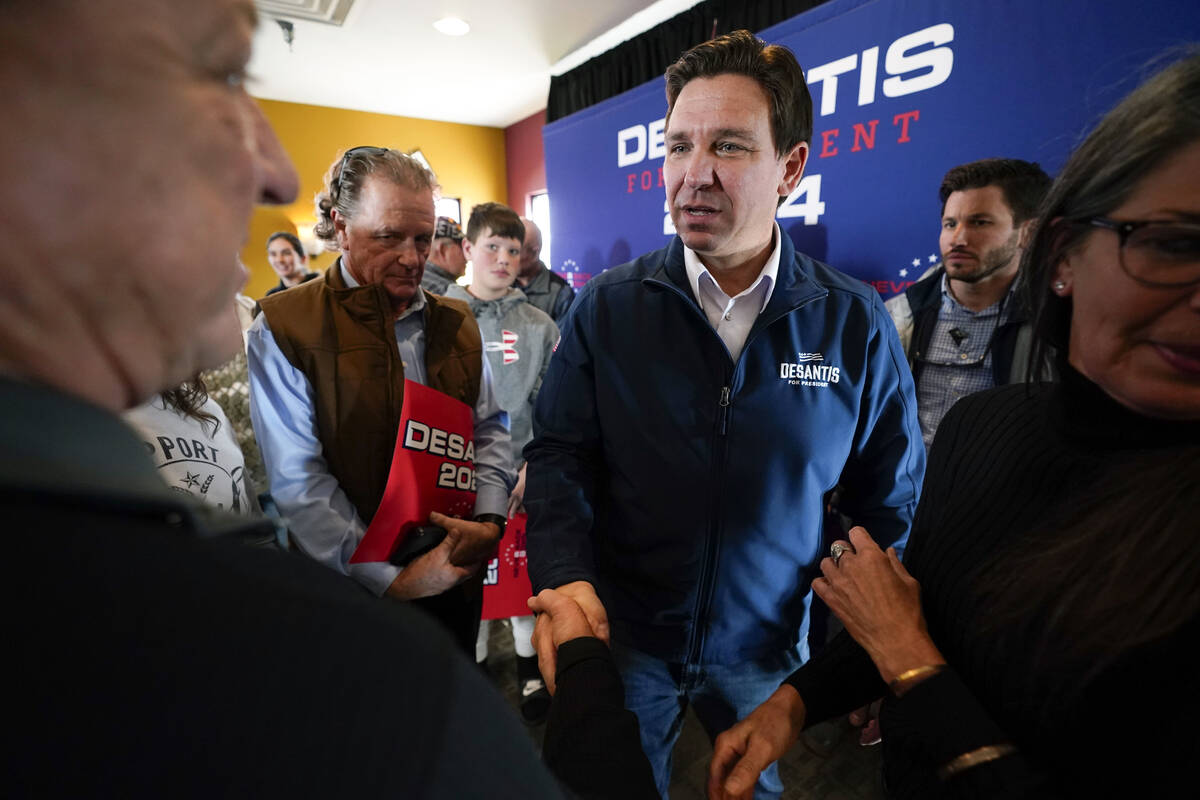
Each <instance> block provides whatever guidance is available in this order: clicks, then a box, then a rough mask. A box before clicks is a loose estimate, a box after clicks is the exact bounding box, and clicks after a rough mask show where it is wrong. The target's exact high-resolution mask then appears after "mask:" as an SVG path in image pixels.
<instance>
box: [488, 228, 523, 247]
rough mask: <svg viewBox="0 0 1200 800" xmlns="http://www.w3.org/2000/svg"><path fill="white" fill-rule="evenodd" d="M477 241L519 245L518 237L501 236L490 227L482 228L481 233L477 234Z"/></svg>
mask: <svg viewBox="0 0 1200 800" xmlns="http://www.w3.org/2000/svg"><path fill="white" fill-rule="evenodd" d="M479 241H481V242H485V241H486V242H491V243H493V244H506V245H511V246H512V247H520V246H521V240H520V239H517V238H516V237H515V236H503V235H501V234H499V233H496V232H495V231H493V230H492V229H491V228H484V230H483V233H482V234H480V236H479Z"/></svg>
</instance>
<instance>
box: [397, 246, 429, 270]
mask: <svg viewBox="0 0 1200 800" xmlns="http://www.w3.org/2000/svg"><path fill="white" fill-rule="evenodd" d="M427 255H428V252H427V251H422V250H421V248H419V247H417V243H416V242H415V241H414V240H412V239H409V240H408V241H405V242H402V243H401V244H400V246H399V247H397V248H396V261H397V262H399V263H400V265H401V266H403V267H406V268H408V269H416V268H417V267H420V266H422V265H424V263H425V257H426V256H427Z"/></svg>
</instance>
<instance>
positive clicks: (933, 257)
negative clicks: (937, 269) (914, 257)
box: [929, 255, 937, 264]
mask: <svg viewBox="0 0 1200 800" xmlns="http://www.w3.org/2000/svg"><path fill="white" fill-rule="evenodd" d="M929 263H930V264H936V263H937V256H935V255H930V256H929Z"/></svg>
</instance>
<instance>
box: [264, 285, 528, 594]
mask: <svg viewBox="0 0 1200 800" xmlns="http://www.w3.org/2000/svg"><path fill="white" fill-rule="evenodd" d="M340 263H341V262H339V265H340ZM341 270H342V278H343V280H345V281H346V285H347V286H357V285H358V283H357V281H355V280H354V278H353V277H352V276H351V275H350V273H349V272H348V271H347V270H346V268H345V266H344V265H342V266H341ZM425 305H426V303H425V294H424V292H422V291H421V290H420V289H418V290H417V294H416V296H414V298H413V301H412V303H411V304H410V305H409V307H408V308H407V309H406V310H405V312H404V313H403V314H401V315H400V317H399V318H398V319H397V320H396V324H395V329H396V344H397V345H398V346H399V349H400V359H401V360H402V361H403V362H404V377H405V378H407V379H408V380H411V381H416V382H417V383H420V384H423V385H424V384H425V381H426V374H425ZM246 347H247V361H248V364H249V372H250V416H251V419H252V420H253V422H254V433H255V436H256V438H257V439H258V446H259V449H260V450H261V451H262V456H263V462H264V464H265V466H266V470H267V480H268V481H269V482H270V485H271V497H272V498H274V500H275V503H276V505H278V507H279V510H280V512H281V513H282V514H283V516H284V518H285V519H286V521H287V524H288V528H289V529H290V530H291V533H292V542H293V543H294V544H295V545H296V546H297V547H299V549H300V550H301V551H303V552H304V553H305V554H306V555H308V556H309V557H310V558H312V559H314V560H316V561H319V562H320V563H322V564H324V565H325V566H327V567H329V568H331V569H335V570H337V571H338V572H340V573H342V574H343V575H349V576H350V577H352V578H354V579H355V580H357V581H358V582H359V583H361V584H363V585H364V586H366V587H367V588H368V589H369V590H371V591H372V592H374V593H375V594H376V595H382V594H383V593H384V592H385V591H386V590H387V588H388V586H390V585H391V583H392V581H393V580H395V578H396V576H397V575H399V574H400V568H399V567H394V566H392V565H391V564H387V563H371V564H351V563H350V556H351V555H353V553H354V550H355V548H357V547H358V543H359V542H360V541H362V537H363V533H364V532H365V531H366V529H367V526H366V524H365V523H364V522H363V520H362V519H360V518H359V516H358V512H357V511H356V510H355V508H354V504H353V503H351V502H350V499H349V498H348V497H347V496H346V493H345V492H344V491H342V488H341V486H339V485H338V482H337V479H336V478H335V477H334V476H333V475H332V474H330V472H329V467H328V466H327V464H326V463H325V457H324V454H323V449H322V446H321V440H320V438H319V437H318V433H317V419H316V412H315V406H314V394H313V389H312V385H311V384H310V383H309V382H308V379H307V378H306V377H305V376H304V374H303V373H302V372H300V371H299V370H298V369H296V368H295V367H293V366H292V364H291V362H290V361H288V360H287V357H286V356H284V354H283V352H282V351H281V350H280V349H279V345H278V344H276V342H275V337H274V336H273V335H272V334H271V329H270V328H269V327H268V326H267V318H266V315H265V314H260V315H259V316H258V319H256V320H255V321H254V324H253V325H251V326H250V329H249V331H247V345H246ZM480 358H481V359H482V361H483V374H482V377H481V379H480V382H479V398H478V399H477V400H476V402H475V408H474V419H475V434H474V435H475V477H476V489H477V491H476V496H475V513H476V514H500V515H501V516H503V515H504V514H505V513H506V509H507V505H508V495H509V492H510V491H511V490H512V487H513V486H514V485H516V473H515V471H514V470H513V464H512V454H511V452H510V449H511V448H510V445H509V438H508V415H507V414H506V413H505V412H504V411H502V410H501V408H500V405H499V403H497V402H496V395H495V392H494V391H493V390H492V372H491V369H490V367H489V366H488V361H487V359H486V358H483V356H482V353H481V354H480Z"/></svg>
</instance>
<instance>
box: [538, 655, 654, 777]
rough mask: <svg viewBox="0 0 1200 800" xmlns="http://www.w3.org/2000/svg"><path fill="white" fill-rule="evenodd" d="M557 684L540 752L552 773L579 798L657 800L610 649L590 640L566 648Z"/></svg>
mask: <svg viewBox="0 0 1200 800" xmlns="http://www.w3.org/2000/svg"><path fill="white" fill-rule="evenodd" d="M555 683H556V684H557V687H558V688H557V691H556V693H555V695H554V703H553V704H552V705H551V706H550V716H549V718H548V719H547V721H546V737H545V743H544V744H543V746H542V758H543V759H544V760H545V762H546V765H547V766H548V767H549V768H550V771H551V772H553V773H554V775H555V776H556V777H557V778H558V779H559V780H560V781H562V783H563V784H564V785H565V786H566V787H567V788H568V789H570V790H571V791H573V792H576V793H577V794H578V795H579V796H580V797H584V798H622V800H624V799H625V798H646V799H647V800H651V798H657V797H658V791H657V789H656V788H655V785H654V774H653V772H652V771H651V769H650V762H649V761H648V760H647V759H646V755H645V753H643V752H642V745H641V738H640V735H639V733H638V721H637V717H636V716H634V714H633V712H632V711H627V710H626V709H625V690H624V687H623V686H622V684H621V676H620V675H618V674H617V668H616V667H615V666H614V665H613V660H612V654H611V653H610V652H609V649H608V647H607V646H605V644H604V643H603V642H601V641H600V640H599V639H594V638H591V637H586V638H580V639H573V640H571V641H569V642H564V643H563V644H562V645H561V646H560V647H559V648H558V671H557V673H556V678H555Z"/></svg>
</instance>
